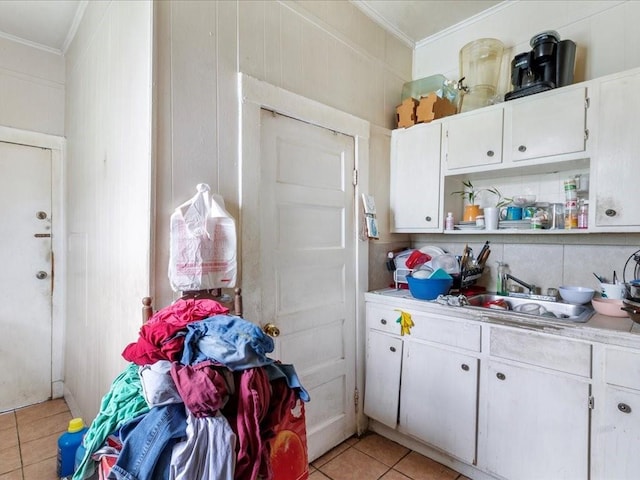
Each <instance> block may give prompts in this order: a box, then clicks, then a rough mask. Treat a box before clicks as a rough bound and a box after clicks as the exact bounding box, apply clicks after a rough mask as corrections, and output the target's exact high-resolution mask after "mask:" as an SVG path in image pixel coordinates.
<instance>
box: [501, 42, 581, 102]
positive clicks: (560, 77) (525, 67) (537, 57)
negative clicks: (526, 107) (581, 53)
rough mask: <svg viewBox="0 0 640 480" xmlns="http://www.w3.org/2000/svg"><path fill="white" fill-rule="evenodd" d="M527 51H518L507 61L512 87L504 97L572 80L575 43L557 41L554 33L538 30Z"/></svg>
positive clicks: (541, 89)
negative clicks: (508, 62)
mask: <svg viewBox="0 0 640 480" xmlns="http://www.w3.org/2000/svg"><path fill="white" fill-rule="evenodd" d="M529 45H531V51H529V52H524V53H519V54H518V55H516V56H515V57H514V58H513V60H512V61H511V84H512V85H513V90H512V91H510V92H508V93H507V94H505V96H504V99H505V100H513V99H514V98H520V97H525V96H527V95H532V94H534V93H539V92H544V91H546V90H551V89H552V88H557V87H563V86H565V85H570V84H571V83H573V67H574V64H575V59H576V44H575V43H574V42H573V41H571V40H562V41H561V40H560V35H558V32H554V31H553V30H549V31H546V32H542V33H539V34H537V35H535V36H533V37H532V38H531V40H530V41H529Z"/></svg>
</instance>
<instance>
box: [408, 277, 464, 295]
mask: <svg viewBox="0 0 640 480" xmlns="http://www.w3.org/2000/svg"><path fill="white" fill-rule="evenodd" d="M407 282H409V291H410V292H411V295H413V296H414V297H415V298H418V299H420V300H435V299H436V298H438V295H446V294H447V293H449V289H450V288H451V285H453V278H413V277H412V276H411V275H407Z"/></svg>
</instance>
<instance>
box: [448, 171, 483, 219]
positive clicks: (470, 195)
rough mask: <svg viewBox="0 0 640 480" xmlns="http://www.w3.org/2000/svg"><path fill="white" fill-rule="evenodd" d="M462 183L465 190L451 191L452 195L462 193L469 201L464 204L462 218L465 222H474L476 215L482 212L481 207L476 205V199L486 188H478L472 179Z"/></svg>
mask: <svg viewBox="0 0 640 480" xmlns="http://www.w3.org/2000/svg"><path fill="white" fill-rule="evenodd" d="M462 185H463V186H464V189H463V190H458V191H457V192H451V195H460V196H461V197H462V198H463V199H464V200H465V201H466V202H467V205H465V206H464V211H463V214H462V220H464V221H465V222H473V221H475V219H476V217H477V216H478V215H480V214H481V209H480V207H479V206H478V205H476V199H477V198H478V195H479V194H480V192H482V191H483V190H484V189H476V188H475V187H474V186H473V183H471V180H464V181H463V182H462Z"/></svg>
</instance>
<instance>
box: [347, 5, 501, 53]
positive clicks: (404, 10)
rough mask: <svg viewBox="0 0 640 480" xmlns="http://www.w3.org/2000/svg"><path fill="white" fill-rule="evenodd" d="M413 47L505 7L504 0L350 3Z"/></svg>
mask: <svg viewBox="0 0 640 480" xmlns="http://www.w3.org/2000/svg"><path fill="white" fill-rule="evenodd" d="M350 1H351V3H353V4H354V5H355V6H357V7H358V8H360V9H361V10H362V11H363V12H364V13H366V14H367V15H368V16H369V17H371V18H372V19H373V20H374V21H376V22H377V23H379V24H380V25H381V26H382V27H384V28H385V29H386V30H388V31H390V32H391V33H394V34H395V35H396V36H398V37H399V38H401V39H402V40H404V41H405V43H407V44H408V45H410V46H411V47H414V46H415V45H416V44H417V43H419V42H420V41H421V40H424V39H426V38H428V37H431V36H433V35H436V34H437V33H439V32H441V31H443V30H447V29H449V28H451V27H453V26H455V25H457V24H459V23H462V22H463V21H465V20H468V19H469V18H471V17H475V16H478V15H481V14H482V12H484V11H486V10H488V9H491V8H492V7H495V6H496V5H498V4H500V3H503V2H502V1H501V0H350Z"/></svg>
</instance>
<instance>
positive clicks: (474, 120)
mask: <svg viewBox="0 0 640 480" xmlns="http://www.w3.org/2000/svg"><path fill="white" fill-rule="evenodd" d="M502 122H503V109H502V108H493V109H480V110H477V111H474V112H472V113H469V114H466V115H454V116H452V117H447V121H446V122H445V127H444V128H445V132H444V150H443V164H444V165H445V169H446V170H454V171H455V170H457V169H460V168H465V167H481V166H485V165H494V164H499V163H501V162H502Z"/></svg>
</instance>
